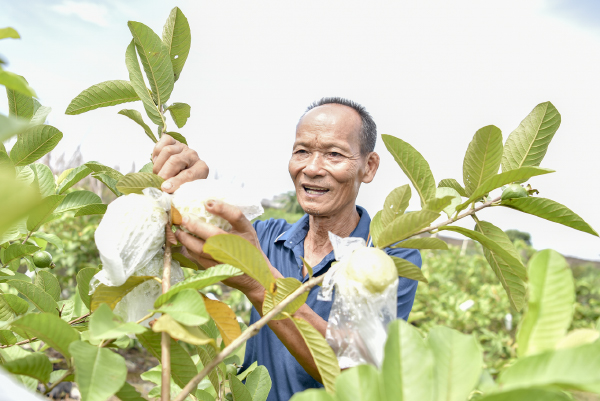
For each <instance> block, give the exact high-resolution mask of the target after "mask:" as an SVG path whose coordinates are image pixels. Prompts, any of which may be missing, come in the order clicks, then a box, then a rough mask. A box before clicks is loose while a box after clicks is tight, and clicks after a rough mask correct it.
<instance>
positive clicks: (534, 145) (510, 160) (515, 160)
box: [502, 102, 560, 171]
mask: <svg viewBox="0 0 600 401" xmlns="http://www.w3.org/2000/svg"><path fill="white" fill-rule="evenodd" d="M559 126H560V113H559V112H558V110H556V108H555V107H554V105H552V103H550V102H544V103H540V104H538V105H537V106H535V108H534V109H533V110H532V111H531V113H529V115H528V116H527V117H525V119H524V120H523V121H521V124H519V126H518V127H517V129H515V130H514V131H513V132H511V134H510V135H509V136H508V139H507V140H506V144H505V145H504V154H503V155H502V171H509V170H515V169H518V168H520V167H526V166H539V165H540V163H541V162H542V159H543V158H544V156H545V155H546V151H547V150H548V145H550V141H551V140H552V137H554V134H555V133H556V131H557V130H558V127H559Z"/></svg>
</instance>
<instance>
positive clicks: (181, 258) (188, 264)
mask: <svg viewBox="0 0 600 401" xmlns="http://www.w3.org/2000/svg"><path fill="white" fill-rule="evenodd" d="M172 258H173V260H176V261H178V262H179V264H180V265H181V267H187V268H188V269H194V270H198V266H197V265H196V264H195V263H194V262H192V261H191V260H190V259H188V258H186V257H185V256H183V254H182V253H179V252H175V253H173V255H172ZM217 266H220V265H217ZM217 266H215V267H217ZM232 268H234V267H233V266H232ZM212 269H213V268H211V269H210V270H212ZM234 269H235V268H234ZM210 270H206V271H210ZM236 270H237V269H236ZM240 274H242V273H241V272H240ZM193 277H195V276H193ZM223 280H224V279H223ZM219 281H221V280H219ZM178 284H179V283H178Z"/></svg>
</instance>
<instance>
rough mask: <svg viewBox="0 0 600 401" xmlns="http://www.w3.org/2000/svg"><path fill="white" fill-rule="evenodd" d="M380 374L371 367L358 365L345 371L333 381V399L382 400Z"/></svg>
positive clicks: (350, 400)
mask: <svg viewBox="0 0 600 401" xmlns="http://www.w3.org/2000/svg"><path fill="white" fill-rule="evenodd" d="M382 392H383V389H382V388H381V379H380V374H379V372H378V371H377V369H376V368H375V367H374V366H372V365H358V366H356V367H354V368H352V369H348V370H345V371H344V372H342V374H340V375H339V377H338V378H337V380H336V381H335V397H336V399H337V400H339V401H370V400H382V399H384V397H383V394H382Z"/></svg>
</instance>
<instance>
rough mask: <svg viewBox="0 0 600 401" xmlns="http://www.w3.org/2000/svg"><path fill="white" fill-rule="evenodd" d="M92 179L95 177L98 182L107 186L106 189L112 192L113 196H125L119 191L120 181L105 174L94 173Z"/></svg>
mask: <svg viewBox="0 0 600 401" xmlns="http://www.w3.org/2000/svg"><path fill="white" fill-rule="evenodd" d="M92 177H94V178H95V179H97V180H98V181H100V182H101V183H103V184H104V185H106V187H107V188H108V189H110V190H111V192H112V193H113V194H115V195H116V196H121V195H123V194H122V193H121V191H119V190H118V189H117V183H118V180H115V179H114V178H112V177H110V176H108V175H107V174H104V173H93V174H92Z"/></svg>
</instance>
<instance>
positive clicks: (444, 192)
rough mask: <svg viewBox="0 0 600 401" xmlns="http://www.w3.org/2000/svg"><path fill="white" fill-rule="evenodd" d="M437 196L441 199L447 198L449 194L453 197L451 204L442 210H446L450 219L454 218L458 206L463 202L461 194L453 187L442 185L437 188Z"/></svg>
mask: <svg viewBox="0 0 600 401" xmlns="http://www.w3.org/2000/svg"><path fill="white" fill-rule="evenodd" d="M435 196H436V198H441V199H443V198H446V197H448V196H450V197H451V201H450V204H449V205H448V206H446V207H444V208H443V209H442V210H443V211H444V213H446V215H447V216H448V218H449V219H450V218H452V216H453V215H454V213H455V212H456V207H457V206H458V205H460V204H461V202H462V198H461V197H460V194H459V193H458V192H457V191H456V190H455V189H453V188H446V187H441V188H438V189H436V190H435Z"/></svg>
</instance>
